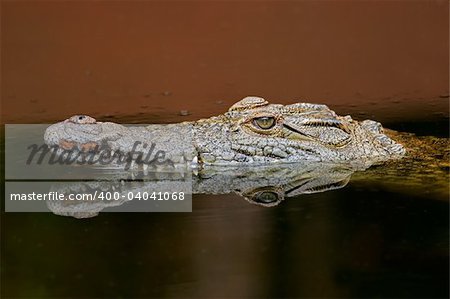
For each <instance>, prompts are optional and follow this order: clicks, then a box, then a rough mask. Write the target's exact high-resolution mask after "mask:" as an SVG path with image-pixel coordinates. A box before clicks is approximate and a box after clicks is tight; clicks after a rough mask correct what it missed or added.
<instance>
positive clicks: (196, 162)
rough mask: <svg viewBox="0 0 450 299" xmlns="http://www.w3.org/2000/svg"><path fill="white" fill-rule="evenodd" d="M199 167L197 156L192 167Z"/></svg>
mask: <svg viewBox="0 0 450 299" xmlns="http://www.w3.org/2000/svg"><path fill="white" fill-rule="evenodd" d="M197 165H198V158H197V156H195V157H194V158H193V159H192V162H191V166H192V167H197Z"/></svg>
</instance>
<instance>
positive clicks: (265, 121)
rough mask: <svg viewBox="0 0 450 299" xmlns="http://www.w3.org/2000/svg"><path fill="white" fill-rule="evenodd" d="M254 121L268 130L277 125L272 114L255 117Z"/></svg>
mask: <svg viewBox="0 0 450 299" xmlns="http://www.w3.org/2000/svg"><path fill="white" fill-rule="evenodd" d="M253 123H254V124H255V125H256V126H258V127H259V128H261V129H264V130H268V129H270V128H272V127H273V126H274V125H275V118H274V117H272V116H263V117H257V118H254V119H253Z"/></svg>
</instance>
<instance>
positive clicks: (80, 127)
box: [44, 96, 406, 167]
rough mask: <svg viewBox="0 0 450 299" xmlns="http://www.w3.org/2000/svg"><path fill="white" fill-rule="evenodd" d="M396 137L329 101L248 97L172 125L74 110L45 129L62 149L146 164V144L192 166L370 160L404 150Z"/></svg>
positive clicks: (171, 159) (165, 156)
mask: <svg viewBox="0 0 450 299" xmlns="http://www.w3.org/2000/svg"><path fill="white" fill-rule="evenodd" d="M393 135H395V134H394V132H393V131H390V130H385V129H383V127H382V126H381V124H380V123H379V122H376V121H373V120H364V121H356V120H353V119H352V118H351V116H349V115H347V116H339V115H337V114H336V113H335V112H334V111H332V110H331V109H330V108H328V107H327V106H326V105H321V104H311V103H295V104H290V105H281V104H271V103H269V102H268V101H266V100H265V99H263V98H261V97H256V96H249V97H246V98H244V99H242V100H241V101H239V102H237V103H235V104H234V105H232V106H231V107H230V108H229V110H228V111H227V112H225V113H223V114H221V115H218V116H213V117H210V118H207V119H200V120H197V121H186V122H181V123H177V124H165V125H160V124H152V125H148V126H134V127H127V126H124V125H120V124H117V123H113V122H100V121H97V120H96V119H94V118H93V117H90V116H87V115H75V116H72V117H70V118H69V119H67V120H65V121H62V122H59V123H56V124H53V125H51V126H50V127H48V128H47V130H46V132H45V135H44V140H45V142H46V144H47V145H48V146H52V147H56V148H57V150H59V151H60V152H61V151H72V152H78V153H82V154H83V153H91V152H95V153H100V151H101V150H102V149H104V150H106V151H107V152H111V153H112V154H114V153H125V154H129V159H131V160H132V162H137V164H138V165H143V167H147V165H146V164H152V163H146V162H148V161H144V159H142V155H141V156H139V155H134V153H135V152H138V153H143V152H146V151H148V150H149V149H150V148H151V151H152V152H153V153H162V154H163V155H160V156H158V157H156V158H155V159H156V161H162V162H167V164H171V165H179V164H190V165H191V166H194V167H204V166H208V165H215V166H229V165H266V164H273V163H297V162H303V161H316V162H343V163H353V162H356V163H363V164H364V165H372V164H376V163H380V162H384V161H388V160H392V159H399V158H401V157H403V156H404V155H405V153H406V149H405V147H404V146H403V145H402V144H400V143H398V142H396V141H395V140H394V139H392V138H391V137H392V136H393ZM155 159H152V160H151V161H153V162H154V161H155ZM161 164H162V163H161ZM158 165H159V164H158ZM152 166H154V165H152Z"/></svg>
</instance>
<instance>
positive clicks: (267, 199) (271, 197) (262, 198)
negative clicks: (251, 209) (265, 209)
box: [254, 191, 278, 204]
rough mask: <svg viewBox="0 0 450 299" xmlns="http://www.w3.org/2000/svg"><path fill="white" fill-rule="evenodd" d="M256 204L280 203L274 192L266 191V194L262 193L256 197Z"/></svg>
mask: <svg viewBox="0 0 450 299" xmlns="http://www.w3.org/2000/svg"><path fill="white" fill-rule="evenodd" d="M254 200H255V201H256V202H259V203H265V204H267V203H273V202H276V201H278V195H277V194H276V193H274V192H269V191H265V192H261V193H259V194H258V195H256V196H255V199H254Z"/></svg>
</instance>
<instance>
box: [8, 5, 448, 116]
mask: <svg viewBox="0 0 450 299" xmlns="http://www.w3.org/2000/svg"><path fill="white" fill-rule="evenodd" d="M1 17H2V19H1V26H2V27H1V29H2V32H1V33H2V36H1V42H2V53H1V58H2V61H1V62H2V66H1V67H2V68H1V75H2V78H1V83H2V86H1V96H2V108H3V109H2V116H3V123H34V122H54V121H57V120H62V119H65V118H67V117H69V116H71V115H73V114H79V113H85V114H90V115H93V116H94V117H96V118H100V119H116V121H127V120H131V121H139V122H144V123H145V122H169V121H179V120H182V119H197V118H200V117H207V116H210V115H213V114H218V113H221V112H223V111H225V110H226V109H227V108H228V106H230V105H231V104H232V103H234V102H235V101H237V100H239V99H240V98H242V97H244V96H246V95H260V96H263V97H265V98H266V99H268V100H270V101H272V102H281V103H292V102H294V101H310V102H318V103H325V104H328V105H329V106H330V107H331V108H333V109H335V110H336V111H337V112H338V113H343V114H347V113H351V114H353V115H354V116H356V118H365V117H370V118H375V119H378V120H380V121H393V120H394V119H395V120H397V121H414V120H420V119H430V118H446V117H448V81H449V77H448V70H449V59H448V55H449V35H448V34H449V28H448V21H449V18H448V1H445V0H444V1H362V2H360V1H340V2H338V1H291V2H275V1H258V2H256V1H241V2H206V1H199V2H184V1H183V2H173V1H170V2H156V1H130V2H125V1H117V2H115V1H114V2H113V1H101V2H100V1H73V2H69V1H67V2H66V1H64V2H57V1H48V2H44V1H35V2H26V1H2V5H1ZM180 110H189V112H190V115H189V116H184V117H182V116H179V115H178V114H179V113H180Z"/></svg>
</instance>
